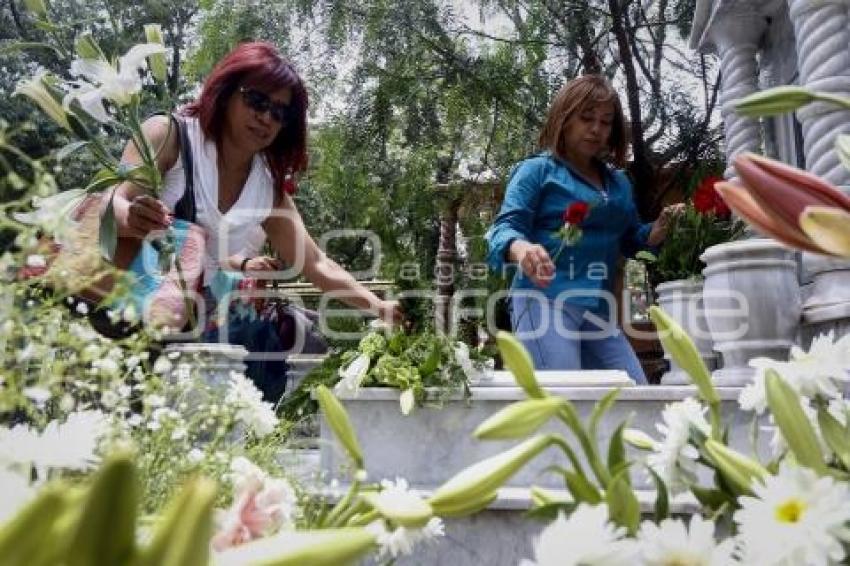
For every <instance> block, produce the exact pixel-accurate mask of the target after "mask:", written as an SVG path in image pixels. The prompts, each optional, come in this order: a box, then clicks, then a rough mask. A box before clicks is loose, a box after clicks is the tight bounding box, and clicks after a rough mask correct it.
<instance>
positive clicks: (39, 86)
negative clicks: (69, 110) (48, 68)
mask: <svg viewBox="0 0 850 566" xmlns="http://www.w3.org/2000/svg"><path fill="white" fill-rule="evenodd" d="M48 81H49V75H47V74H46V73H42V74H40V75H38V76H36V77H34V78H32V79H30V80H28V81H23V82H21V83H20V84H18V87H17V88H16V89H15V94H16V95H18V94H22V95H24V96H26V97H27V98H29V99H30V100H32V101H33V102H35V103H36V104H37V105H38V107H39V108H41V111H42V112H44V113H45V114H47V116H48V117H49V118H50V119H51V120H53V121H54V122H56V123H57V124H59V125H60V126H62V127H63V128H65V129H66V130H68V131H69V132H70V131H71V125H70V124H69V123H68V115H67V114H66V113H65V109H64V108H62V99H61V98H57V97H55V96H53V93H52V92H51V90H50V85H49V83H48Z"/></svg>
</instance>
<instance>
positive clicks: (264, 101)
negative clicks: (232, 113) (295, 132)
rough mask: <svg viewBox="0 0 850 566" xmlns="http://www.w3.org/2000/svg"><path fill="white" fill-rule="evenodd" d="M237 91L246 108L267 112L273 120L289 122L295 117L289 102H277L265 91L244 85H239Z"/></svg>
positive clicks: (293, 109) (281, 122)
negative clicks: (240, 94)
mask: <svg viewBox="0 0 850 566" xmlns="http://www.w3.org/2000/svg"><path fill="white" fill-rule="evenodd" d="M239 92H241V93H242V100H244V101H245V104H247V105H248V108H250V109H251V110H255V111H257V112H259V113H260V114H262V113H264V112H268V113H269V114H270V115H271V117H272V120H274V121H275V122H278V123H280V124H283V123H287V124H289V123H291V122H292V121H293V119H294V117H295V108H293V107H292V105H291V104H277V103H275V102H272V100H271V98H269V95H267V94H266V93H264V92H260V91H259V90H255V89H253V88H249V87H246V86H240V87H239Z"/></svg>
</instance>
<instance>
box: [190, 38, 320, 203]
mask: <svg viewBox="0 0 850 566" xmlns="http://www.w3.org/2000/svg"><path fill="white" fill-rule="evenodd" d="M240 86H247V87H252V88H260V89H262V90H263V91H271V90H279V89H282V88H288V89H289V90H290V92H291V93H292V99H291V100H290V102H289V106H290V107H291V108H292V109H293V112H292V114H291V115H292V116H294V119H293V120H292V122H291V123H290V122H289V121H287V122H286V123H285V124H284V126H283V127H282V128H281V130H280V132H279V133H278V135H277V137H275V139H274V140H273V141H272V143H271V144H269V146H268V147H267V148H266V149H264V150H263V154H264V155H265V157H266V161H267V162H268V166H269V169H270V170H271V173H272V178H273V179H274V183H275V186H276V187H279V188H280V189H282V190H283V191H285V192H287V193H289V194H292V193H294V192H295V182H294V175H295V174H296V173H299V172H301V171H304V170H305V169H306V168H307V104H308V100H307V89H306V88H304V83H303V81H302V80H301V77H299V76H298V73H297V71H296V70H295V68H294V67H293V66H292V64H291V63H290V62H289V61H287V60H286V59H284V58H283V57H282V56H281V55H280V53H279V52H278V50H277V48H276V47H275V46H274V45H272V44H271V43H267V42H263V41H257V42H251V43H242V44H240V45H237V46H236V47H235V48H234V49H233V50H232V51H231V52H230V53H228V54H227V55H225V56H224V58H223V59H222V60H221V61H219V62H218V64H217V65H216V66H215V68H213V70H212V72H211V73H210V75H209V76H208V77H207V79H206V81H204V86H203V89H202V90H201V95H200V96H199V97H198V98H197V100H195V101H194V102H192V103H191V104H189V105H188V106H186V108H185V109H184V113H185V114H186V115H187V116H196V117H197V118H198V122H199V124H200V126H201V130H202V131H203V132H204V135H205V136H206V137H207V138H209V139H212V140H215V142H216V145H219V144H220V142H221V136H222V131H223V129H224V123H225V115H226V112H227V104H228V102H229V101H230V97H231V96H233V94H234V93H236V92H237V89H238V88H239V87H240Z"/></svg>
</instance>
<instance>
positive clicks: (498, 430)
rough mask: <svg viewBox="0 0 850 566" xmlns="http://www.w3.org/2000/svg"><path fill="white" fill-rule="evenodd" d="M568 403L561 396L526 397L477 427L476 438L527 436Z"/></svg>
mask: <svg viewBox="0 0 850 566" xmlns="http://www.w3.org/2000/svg"><path fill="white" fill-rule="evenodd" d="M565 403H566V400H565V399H562V398H561V397H545V398H543V399H526V400H524V401H518V402H516V403H511V404H510V405H508V406H507V407H505V408H504V409H502V410H501V411H499V412H498V413H496V414H495V415H492V416H491V417H490V418H489V419H487V420H486V421H484V422H483V423H481V424H480V425H478V428H477V429H475V433H474V435H475V438H479V439H482V440H496V439H502V438H525V437H526V436H528V435H529V434H532V433H534V432H536V431H537V429H538V428H540V427H541V426H543V424H545V423H546V421H548V420H549V419H550V418H551V417H552V416H553V415H554V414H555V413H557V412H558V408H559V407H561V406H562V405H564V404H565Z"/></svg>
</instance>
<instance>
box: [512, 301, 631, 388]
mask: <svg viewBox="0 0 850 566" xmlns="http://www.w3.org/2000/svg"><path fill="white" fill-rule="evenodd" d="M588 317H589V318H588ZM594 318H596V321H594ZM511 322H512V324H513V327H514V332H516V334H517V338H519V340H520V341H521V342H522V344H523V345H524V346H525V348H526V349H527V350H528V353H529V354H531V359H532V360H533V361H534V367H535V368H536V369H539V370H553V369H563V370H577V369H619V370H624V371H625V372H626V373H627V374H629V377H631V378H632V380H633V381H634V382H635V383H637V384H638V385H646V384H647V380H646V375H645V374H644V373H643V368H642V367H641V365H640V362H639V361H638V358H637V356H636V355H635V351H634V350H633V349H632V346H631V344H629V341H628V340H626V337H625V336H624V335H623V332H622V330H620V329H619V328H617V327H615V326H614V325H612V324H609V323H608V321H607V320H605V319H603V318H601V317H599V315H594V313H591V312H590V311H587V310H586V309H584V308H582V307H580V306H576V305H571V304H568V303H560V304H559V305H557V308H556V305H555V303H554V302H553V301H551V300H549V299H545V298H543V297H542V296H540V297H536V296H522V295H513V296H512V297H511Z"/></svg>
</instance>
